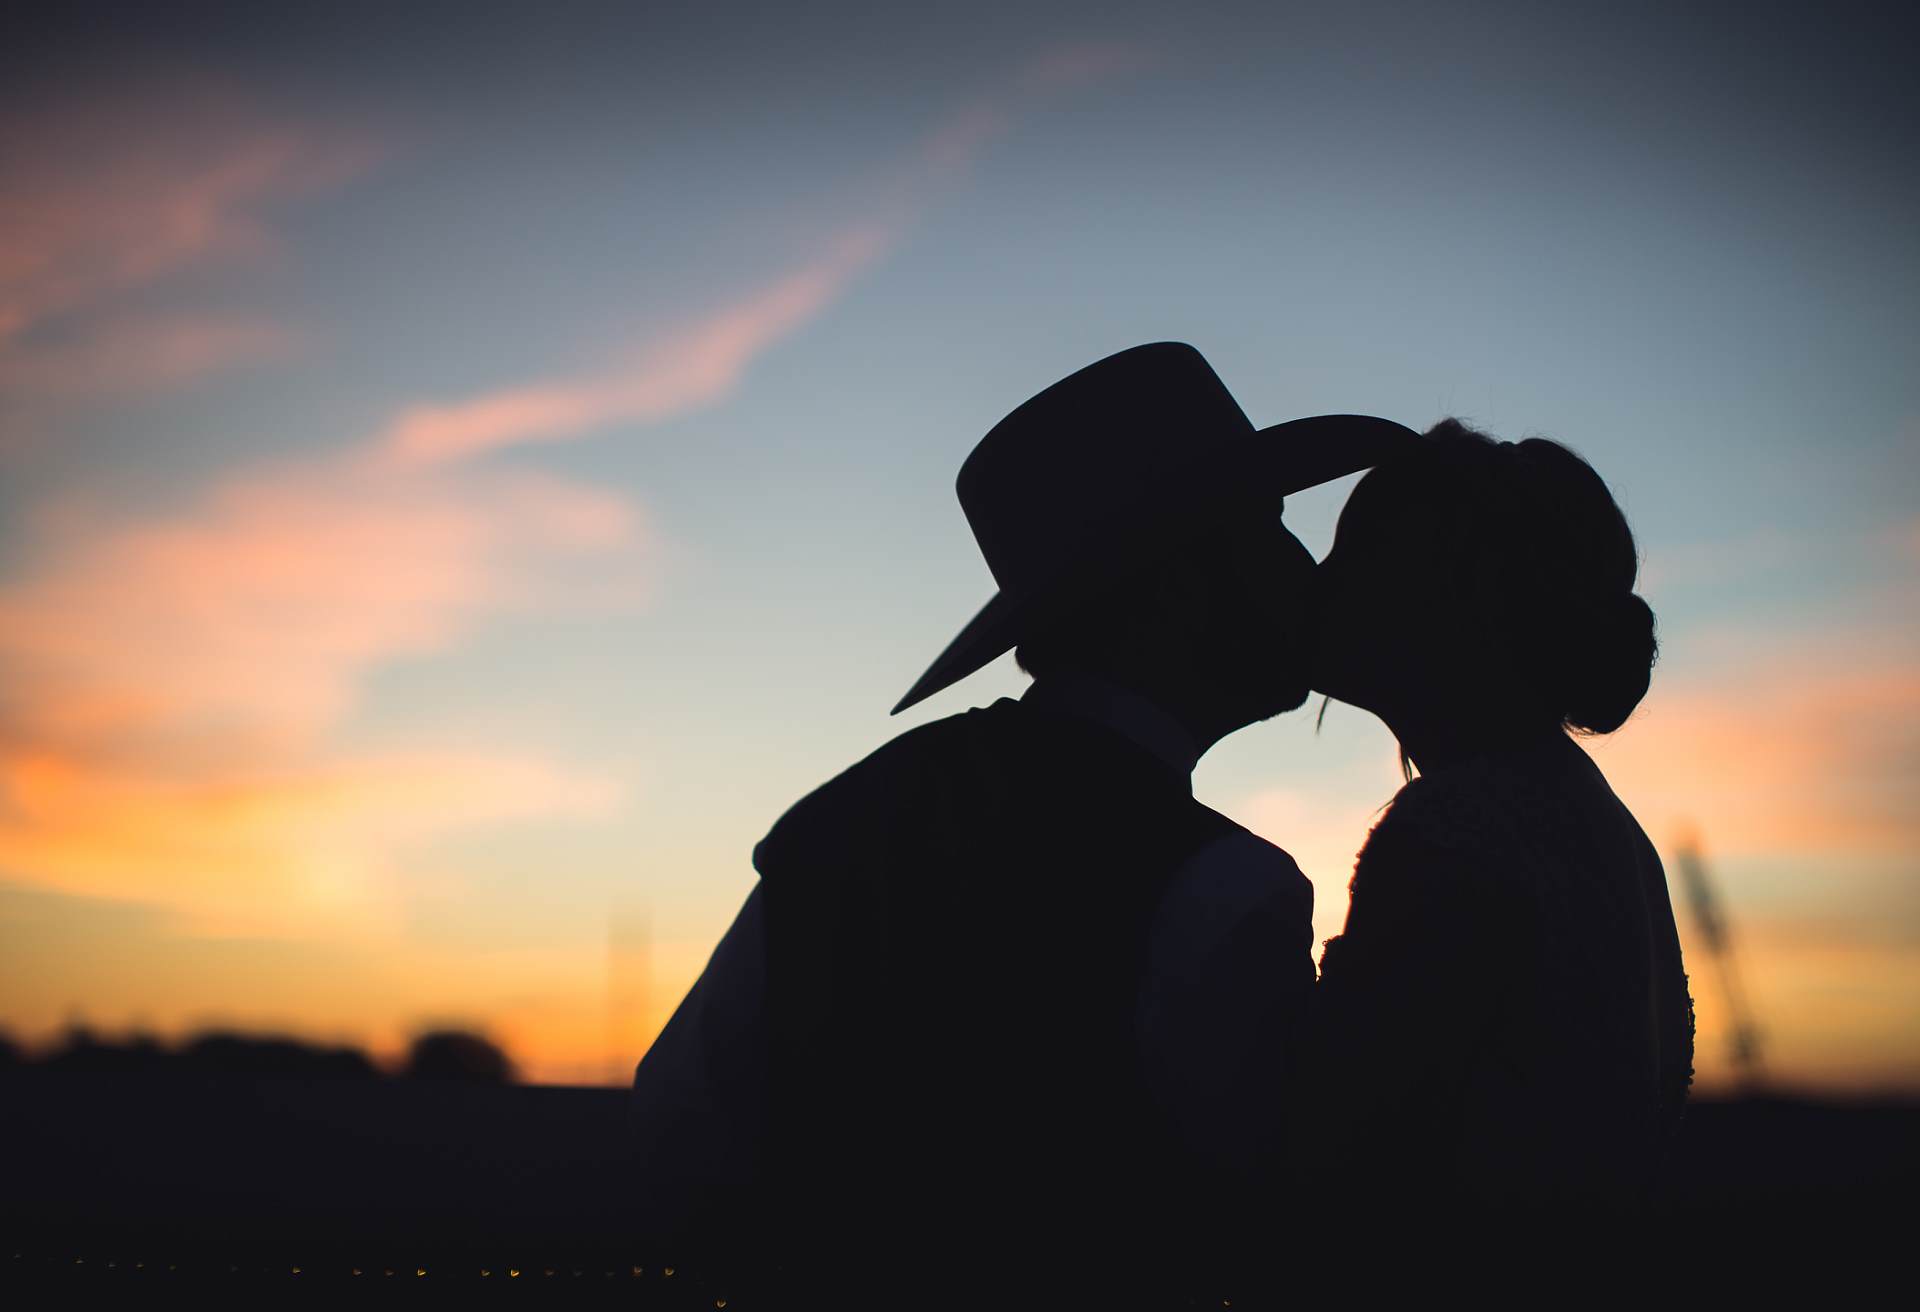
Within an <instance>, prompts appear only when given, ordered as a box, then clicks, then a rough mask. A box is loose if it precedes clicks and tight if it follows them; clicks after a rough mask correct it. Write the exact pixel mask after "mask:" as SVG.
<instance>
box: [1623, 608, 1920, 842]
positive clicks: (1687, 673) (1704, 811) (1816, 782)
mask: <svg viewBox="0 0 1920 1312" xmlns="http://www.w3.org/2000/svg"><path fill="white" fill-rule="evenodd" d="M1911 602H1912V599H1911V598H1905V597H1895V596H1889V597H1887V598H1885V605H1886V607H1888V609H1887V610H1886V612H1885V613H1886V614H1887V615H1888V617H1889V618H1888V619H1887V620H1885V621H1882V622H1859V623H1850V624H1845V625H1835V626H1834V627H1832V628H1830V629H1829V630H1827V631H1825V632H1821V633H1810V634H1807V635H1803V636H1796V637H1792V638H1789V639H1786V640H1783V639H1781V638H1780V637H1779V636H1777V635H1769V634H1767V633H1764V632H1759V631H1750V632H1729V633H1727V634H1725V635H1724V636H1723V637H1722V638H1721V639H1720V640H1719V641H1717V642H1711V643H1708V644H1706V650H1705V651H1704V652H1703V653H1702V656H1704V657H1706V658H1705V659H1697V660H1694V661H1692V662H1689V661H1688V659H1687V654H1686V653H1685V652H1684V650H1683V651H1681V652H1679V653H1675V654H1674V656H1673V658H1672V659H1671V660H1670V661H1669V662H1668V663H1667V666H1664V667H1663V668H1662V669H1660V670H1659V671H1658V672H1657V675H1656V679H1655V683H1654V689H1653V692H1652V693H1651V694H1650V695H1649V697H1648V699H1647V702H1646V704H1645V705H1644V706H1643V707H1642V708H1641V709H1640V711H1639V712H1637V713H1636V714H1635V716H1634V718H1633V719H1632V720H1630V721H1629V722H1628V723H1627V725H1626V727H1625V728H1623V729H1622V730H1621V731H1620V732H1619V733H1617V734H1614V735H1613V736H1611V737H1610V738H1607V739H1603V740H1599V741H1597V742H1595V743H1594V744H1593V745H1592V750H1593V753H1594V756H1595V759H1596V760H1598V761H1599V762H1600V764H1601V766H1602V768H1604V769H1605V770H1606V772H1607V776H1608V778H1609V779H1611V780H1612V781H1613V782H1614V786H1615V788H1616V790H1617V791H1619V792H1620V793H1621V795H1622V796H1623V797H1624V798H1625V799H1626V800H1627V801H1628V803H1629V804H1630V805H1632V806H1633V807H1634V808H1635V811H1636V813H1637V814H1639V815H1640V816H1641V818H1642V821H1643V823H1646V824H1647V825H1648V826H1649V828H1650V829H1651V830H1653V831H1655V835H1656V837H1657V838H1662V839H1665V838H1668V837H1669V836H1670V835H1671V834H1672V833H1674V832H1675V831H1676V830H1677V829H1679V828H1680V827H1682V826H1685V825H1697V826H1698V827H1699V828H1700V830H1701V831H1702V832H1703V833H1704V834H1705V835H1706V836H1707V839H1708V841H1709V842H1710V843H1711V844H1712V846H1713V848H1714V849H1715V850H1716V851H1719V852H1722V853H1727V854H1733V855H1746V854H1767V855H1775V856H1781V855H1787V856H1802V857H1807V858H1813V859H1823V860H1824V859H1832V858H1835V857H1839V856H1847V855H1855V856H1859V855H1871V854H1882V855H1884V854H1889V853H1901V852H1913V851H1920V815H1916V814H1915V812H1914V810H1913V808H1912V806H1911V799H1912V798H1913V797H1914V796H1915V795H1916V793H1917V792H1920V659H1916V652H1915V650H1914V642H1915V638H1916V634H1915V633H1913V632H1911V631H1909V630H1908V629H1907V627H1906V626H1905V625H1904V621H1903V620H1902V619H1899V618H1894V617H1901V616H1904V615H1905V614H1907V613H1909V608H1910V606H1911ZM1689 665H1691V668H1689ZM1669 667H1670V668H1669Z"/></svg>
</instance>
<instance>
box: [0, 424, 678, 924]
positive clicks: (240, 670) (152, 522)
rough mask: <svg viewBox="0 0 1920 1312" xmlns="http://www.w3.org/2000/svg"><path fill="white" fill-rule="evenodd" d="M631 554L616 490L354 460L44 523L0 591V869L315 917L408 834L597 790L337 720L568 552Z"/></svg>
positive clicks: (368, 877) (344, 898) (635, 544)
mask: <svg viewBox="0 0 1920 1312" xmlns="http://www.w3.org/2000/svg"><path fill="white" fill-rule="evenodd" d="M642 546H643V539H642V537H641V534H640V525H639V523H638V520H637V517H636V515H635V512H634V510H633V508H632V507H631V506H630V505H629V504H628V503H627V502H626V501H625V500H624V499H623V498H620V497H617V496H614V495H611V494H608V493H604V492H599V491H596V490H593V489H589V488H583V487H580V486H577V485H573V484H568V483H563V482H558V481H555V480H551V479H547V478H543V477H539V476H534V475H527V474H514V475H510V476H508V475H500V474H490V473H486V472H485V471H476V472H474V473H471V474H468V475H466V476H462V477H457V478H456V477H451V476H441V477H436V478H433V479H417V480H411V481H408V480H394V479H391V478H378V477H375V476H373V475H372V474H371V472H370V471H369V469H368V467H367V465H366V462H364V461H362V460H341V461H331V462H320V463H308V464H304V465H298V466H286V467H276V468H267V469H260V470H255V471H251V472H248V473H244V474H240V475H236V476H234V477H232V478H230V479H228V480H227V481H226V482H224V483H222V484H221V485H219V486H218V487H216V488H214V489H213V490H211V491H210V492H209V493H208V494H206V495H205V496H204V497H203V498H202V499H200V500H199V501H197V502H196V503H194V504H192V505H190V506H188V507H185V508H183V509H181V510H180V511H178V512H177V513H174V514H172V515H165V516H159V515H156V516H151V517H144V518H135V519H131V520H122V521H119V522H111V521H104V520H102V519H101V518H99V517H98V516H95V515H88V514H85V513H81V512H78V511H75V510H73V509H71V508H68V509H67V510H65V511H64V512H62V513H57V514H56V513H49V514H47V515H45V516H43V517H42V522H41V526H40V530H39V533H38V536H37V540H36V541H35V543H34V544H33V547H32V551H31V555H30V558H29V560H28V562H27V563H26V564H25V565H24V567H23V568H22V569H21V570H20V571H18V573H17V574H16V576H15V577H14V578H13V579H12V580H11V581H9V582H8V583H7V584H5V585H4V586H0V683H3V685H4V688H5V694H4V697H3V698H0V874H3V875H4V876H5V877H7V878H10V879H13V880H16V881H23V882H26V883H29V884H33V885H36V886H40V887H47V888H53V889H57V890H60V891H63V892H68V893H79V894H86V895H89V896H98V897H138V898H141V899H144V900H146V901H150V902H154V903H156V904H158V905H162V906H167V907H171V908H173V909H174V910H175V911H177V912H178V913H180V914H181V915H182V916H184V917H186V918H187V919H188V920H189V921H191V923H193V924H195V925H196V926H198V927H200V928H202V929H207V928H212V927H220V926H226V927H230V928H231V927H238V926H245V927H247V928H249V929H250V930H251V931H252V932H268V931H270V930H271V931H273V932H315V931H316V930H317V929H318V928H319V927H320V926H321V925H322V924H324V923H326V922H325V920H324V918H323V917H321V918H316V917H319V914H320V913H321V912H322V911H325V910H327V909H331V910H333V911H336V912H338V913H340V914H341V915H347V914H349V913H353V914H359V915H362V916H365V915H369V914H374V913H375V912H377V911H378V908H379V907H380V906H381V905H384V904H385V903H386V901H387V899H386V898H385V896H384V894H383V892H382V876H383V874H386V873H389V872H390V871H391V867H392V862H393V860H394V859H395V857H396V852H397V849H398V848H399V846H400V845H401V844H402V843H403V840H411V839H415V838H419V837H422V836H425V835H429V834H432V833H435V832H441V831H446V830H453V829H459V828H462V827H467V826H471V825H474V824H484V823H492V822H497V821H500V820H503V819H514V818H519V817H524V816H529V815H541V814H556V813H559V814H572V813H577V812H578V811H580V809H581V808H583V807H584V808H587V809H589V810H591V809H593V808H595V807H601V806H604V805H606V804H607V803H608V802H609V800H610V798H611V796H612V794H611V791H610V789H611V785H610V784H609V783H608V782H607V781H605V780H603V779H597V778H594V777H591V776H587V775H582V774H580V773H579V772H577V771H572V770H569V769H566V768H564V767H561V766H558V765H554V764H552V763H549V762H545V761H542V760H539V759H537V758H526V757H518V756H515V755H513V754H511V753H500V754H479V755H474V754H470V753H449V752H444V751H432V750H418V751H413V752H409V753H401V754H397V755H396V754H388V755H379V756H365V755H357V754H353V753H342V752H340V751H339V750H337V749H334V748H333V747H331V745H330V742H329V735H330V731H331V730H332V729H333V728H334V727H335V726H336V725H337V724H338V722H339V720H340V719H341V718H342V717H343V716H344V715H345V714H346V713H348V711H349V710H350V709H351V707H352V705H353V703H354V700H355V696H356V693H357V691H358V686H359V683H360V681H361V680H362V679H363V678H364V677H365V675H366V674H367V673H368V672H369V671H371V670H372V669H373V668H375V667H377V666H378V665H381V664H383V663H385V662H389V661H391V660H393V659H394V658H396V657H400V656H408V655H412V656H424V655H427V654H431V653H435V652H441V651H445V650H447V649H448V648H449V647H451V646H453V645H455V644H457V643H458V642H460V641H461V640H463V639H464V638H465V636H466V635H467V634H469V633H470V632H472V630H473V628H474V626H475V625H476V624H478V623H480V622H481V621H482V620H483V619H485V618H487V617H488V616H491V615H495V614H498V613H500V612H502V611H503V610H507V609H511V608H513V607H515V606H522V605H524V606H532V605H536V604H538V600H537V599H538V594H539V593H540V592H541V590H542V587H543V584H544V583H545V582H547V581H549V580H547V579H545V578H544V577H543V574H544V573H550V572H551V570H552V568H553V567H555V566H557V565H558V564H560V563H561V562H564V561H566V560H569V559H574V558H578V557H580V556H582V555H590V556H593V557H594V558H595V559H596V560H597V561H598V562H599V563H600V565H601V567H602V568H609V569H616V570H624V571H625V572H627V573H628V574H629V576H631V577H635V578H638V577H639V574H640V568H641V558H640V556H639V555H638V553H639V551H640V550H641V548H642ZM623 561H624V562H625V564H624V565H623V564H622V562H623ZM633 595H634V596H635V597H636V598H637V596H638V592H637V590H634V591H633Z"/></svg>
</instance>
